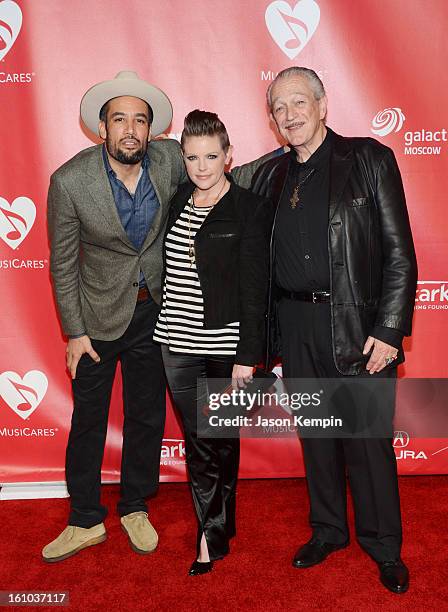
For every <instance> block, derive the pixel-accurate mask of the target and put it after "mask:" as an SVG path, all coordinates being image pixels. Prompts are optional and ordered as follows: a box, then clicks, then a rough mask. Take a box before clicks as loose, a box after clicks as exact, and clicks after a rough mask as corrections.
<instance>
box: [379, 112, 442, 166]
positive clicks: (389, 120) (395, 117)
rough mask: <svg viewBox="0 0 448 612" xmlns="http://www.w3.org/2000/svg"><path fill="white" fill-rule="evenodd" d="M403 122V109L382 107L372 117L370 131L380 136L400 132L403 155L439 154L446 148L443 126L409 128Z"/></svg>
mask: <svg viewBox="0 0 448 612" xmlns="http://www.w3.org/2000/svg"><path fill="white" fill-rule="evenodd" d="M405 122H406V115H405V112H404V111H403V109H401V108H400V107H398V106H392V107H389V108H384V109H383V110H381V111H379V112H378V113H377V114H376V115H375V117H373V119H372V123H371V127H370V131H371V132H372V134H374V135H375V136H380V137H381V138H384V137H385V136H389V135H390V134H394V133H398V132H400V137H401V138H402V139H403V153H404V154H405V155H440V154H441V153H443V152H444V151H446V150H447V143H448V131H447V129H446V128H445V127H441V128H440V129H436V130H429V129H426V128H419V129H417V130H415V129H412V130H409V129H406V128H405ZM411 127H415V126H411Z"/></svg>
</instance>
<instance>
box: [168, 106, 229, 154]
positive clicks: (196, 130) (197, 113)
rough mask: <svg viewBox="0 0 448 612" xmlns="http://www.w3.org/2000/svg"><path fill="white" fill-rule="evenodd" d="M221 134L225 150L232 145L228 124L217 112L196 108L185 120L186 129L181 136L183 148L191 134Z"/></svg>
mask: <svg viewBox="0 0 448 612" xmlns="http://www.w3.org/2000/svg"><path fill="white" fill-rule="evenodd" d="M215 135H216V136H219V140H220V142H221V147H222V149H223V150H224V151H227V149H228V148H229V147H230V140H229V135H228V134H227V130H226V126H225V125H224V123H223V122H222V121H221V119H220V118H219V117H218V115H217V114H216V113H209V112H207V111H202V110H198V109H195V110H193V111H191V113H188V115H187V116H186V117H185V120H184V129H183V131H182V136H181V138H180V144H181V147H182V149H183V148H184V145H185V140H186V139H187V138H188V137H189V136H215Z"/></svg>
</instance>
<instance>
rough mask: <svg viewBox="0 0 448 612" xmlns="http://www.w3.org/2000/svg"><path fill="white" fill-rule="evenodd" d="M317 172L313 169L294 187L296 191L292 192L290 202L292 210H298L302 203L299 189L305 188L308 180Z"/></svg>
mask: <svg viewBox="0 0 448 612" xmlns="http://www.w3.org/2000/svg"><path fill="white" fill-rule="evenodd" d="M315 171H316V169H315V168H311V170H310V171H309V172H308V174H307V175H306V176H305V177H304V178H303V179H302V180H301V181H299V183H298V184H297V185H296V186H295V187H294V191H293V192H292V196H291V199H290V200H289V202H290V204H291V208H292V209H293V210H294V209H295V208H297V204H298V203H299V202H300V195H299V189H300V188H301V187H303V186H304V184H305V183H306V182H307V180H308V179H309V178H310V177H311V176H312V175H313V174H314V172H315Z"/></svg>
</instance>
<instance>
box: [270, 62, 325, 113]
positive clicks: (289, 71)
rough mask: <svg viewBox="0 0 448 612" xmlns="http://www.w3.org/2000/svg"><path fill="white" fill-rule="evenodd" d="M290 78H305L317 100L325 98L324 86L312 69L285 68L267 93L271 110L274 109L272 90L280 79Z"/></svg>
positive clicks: (300, 67) (299, 67)
mask: <svg viewBox="0 0 448 612" xmlns="http://www.w3.org/2000/svg"><path fill="white" fill-rule="evenodd" d="M290 76H300V77H304V78H305V79H306V80H307V81H308V83H309V86H310V87H311V90H312V92H313V94H314V97H315V99H316V100H320V99H321V98H323V97H324V96H325V88H324V84H323V83H322V81H321V80H320V78H319V77H318V76H317V74H316V72H314V70H312V69H311V68H304V67H302V66H291V68H285V69H284V70H282V71H281V72H279V73H278V75H277V76H276V77H275V79H274V80H273V81H272V83H271V84H270V85H269V87H268V90H267V92H266V99H267V103H268V106H269V108H272V100H271V93H272V88H273V87H274V85H275V84H276V83H277V81H279V80H280V79H286V78H287V77H290Z"/></svg>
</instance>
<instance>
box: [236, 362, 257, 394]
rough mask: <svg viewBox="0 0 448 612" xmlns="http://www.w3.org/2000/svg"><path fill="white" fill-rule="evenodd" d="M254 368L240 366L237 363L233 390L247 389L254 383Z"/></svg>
mask: <svg viewBox="0 0 448 612" xmlns="http://www.w3.org/2000/svg"><path fill="white" fill-rule="evenodd" d="M254 369H255V368H253V367H252V366H245V365H238V364H237V363H235V365H234V366H233V370H232V388H233V389H245V388H246V384H247V383H250V382H252V374H253V373H254Z"/></svg>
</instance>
